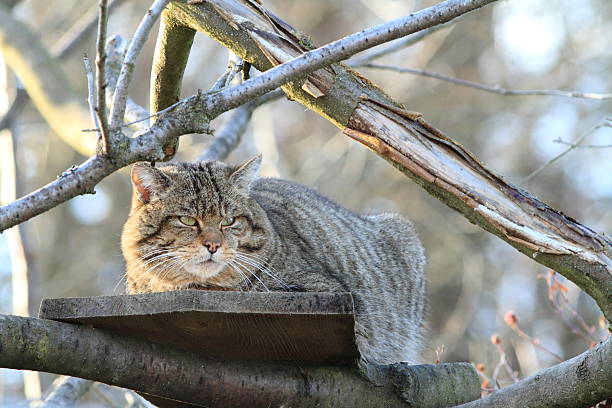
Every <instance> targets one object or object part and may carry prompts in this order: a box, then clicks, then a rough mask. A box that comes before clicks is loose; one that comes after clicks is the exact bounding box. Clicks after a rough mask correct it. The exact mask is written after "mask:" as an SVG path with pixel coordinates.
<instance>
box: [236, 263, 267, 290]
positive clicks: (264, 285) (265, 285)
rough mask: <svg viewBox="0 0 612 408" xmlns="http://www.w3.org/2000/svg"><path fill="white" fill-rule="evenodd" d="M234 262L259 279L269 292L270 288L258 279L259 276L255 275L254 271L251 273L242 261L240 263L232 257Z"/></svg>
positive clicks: (260, 281)
mask: <svg viewBox="0 0 612 408" xmlns="http://www.w3.org/2000/svg"><path fill="white" fill-rule="evenodd" d="M233 261H234V262H236V264H238V265H240V266H242V267H243V268H244V269H245V270H246V271H247V272H248V273H250V274H251V275H253V276H254V277H255V279H257V280H258V281H259V283H261V284H262V285H263V287H264V288H266V291H268V292H270V289H268V287H267V286H266V284H265V283H263V281H262V280H261V279H259V276H257V275H256V274H255V273H253V271H251V270H250V269H249V268H248V267H247V266H245V265H243V264H242V263H240V261H238V260H236V259H235V258H234V259H233Z"/></svg>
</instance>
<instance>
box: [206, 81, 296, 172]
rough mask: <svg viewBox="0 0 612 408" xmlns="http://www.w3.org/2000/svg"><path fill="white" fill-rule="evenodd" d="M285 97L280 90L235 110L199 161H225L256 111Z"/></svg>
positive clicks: (216, 133)
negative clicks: (265, 104)
mask: <svg viewBox="0 0 612 408" xmlns="http://www.w3.org/2000/svg"><path fill="white" fill-rule="evenodd" d="M283 95H284V93H283V91H281V90H280V89H278V90H276V91H272V92H268V93H267V94H265V95H262V96H260V97H259V98H256V99H253V100H252V101H250V102H247V103H245V104H244V105H242V106H239V107H237V108H236V109H234V110H233V111H232V112H231V116H230V117H229V118H228V119H227V122H226V123H225V125H224V126H223V127H222V128H221V129H219V131H217V132H215V138H214V139H213V141H212V142H211V144H210V145H209V146H208V147H207V148H206V150H204V151H203V152H202V154H201V155H200V156H199V157H198V160H202V161H204V160H224V159H225V158H226V157H227V156H228V155H229V154H230V152H231V151H232V150H234V149H235V148H236V146H238V144H239V143H240V140H241V139H242V135H243V134H244V132H245V131H246V128H247V125H248V123H249V120H251V116H253V112H254V111H255V109H256V108H257V107H259V106H261V105H263V104H264V103H268V102H270V101H272V100H275V99H278V98H280V97H281V96H283Z"/></svg>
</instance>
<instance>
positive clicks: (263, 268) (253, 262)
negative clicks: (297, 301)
mask: <svg viewBox="0 0 612 408" xmlns="http://www.w3.org/2000/svg"><path fill="white" fill-rule="evenodd" d="M235 256H236V258H237V259H239V260H240V261H242V262H244V263H246V264H248V265H251V266H254V267H255V268H257V269H258V270H259V271H260V272H262V273H265V274H266V275H268V276H269V277H271V278H272V279H274V280H275V281H276V282H277V283H278V284H279V285H281V286H282V287H283V288H284V289H286V290H290V288H289V286H288V285H287V284H286V283H285V282H283V281H282V280H281V279H280V278H278V277H277V276H276V275H274V274H273V273H272V271H270V270H269V269H267V267H266V265H262V264H261V263H258V262H257V261H256V260H254V259H250V258H248V257H246V256H244V255H241V254H238V253H237V254H236V255H235Z"/></svg>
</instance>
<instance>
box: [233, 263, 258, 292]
mask: <svg viewBox="0 0 612 408" xmlns="http://www.w3.org/2000/svg"><path fill="white" fill-rule="evenodd" d="M227 264H228V265H229V266H230V268H232V269H233V270H234V271H236V272H238V273H239V274H240V275H242V281H241V282H240V283H241V284H242V282H244V281H245V280H246V281H247V282H248V283H250V284H251V289H255V285H254V284H253V282H252V281H251V280H250V279H249V277H248V276H247V275H246V274H245V273H244V272H242V271H241V270H240V268H238V265H235V264H234V261H233V260H230V261H227ZM248 288H249V287H248V284H247V289H248Z"/></svg>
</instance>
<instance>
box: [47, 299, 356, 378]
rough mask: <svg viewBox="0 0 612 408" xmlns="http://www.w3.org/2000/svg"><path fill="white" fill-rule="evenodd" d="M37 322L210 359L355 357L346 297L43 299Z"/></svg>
mask: <svg viewBox="0 0 612 408" xmlns="http://www.w3.org/2000/svg"><path fill="white" fill-rule="evenodd" d="M39 317H41V318H45V319H52V320H59V321H64V322H69V323H79V324H85V325H90V326H93V327H95V328H101V329H108V330H112V331H113V332H118V333H122V334H127V335H130V336H133V337H140V338H143V339H146V340H148V341H153V342H155V343H159V344H163V345H170V346H175V347H179V348H182V349H185V350H189V351H193V352H196V353H199V354H201V355H203V356H205V357H212V358H219V359H221V360H224V361H227V360H233V361H262V362H263V361H265V362H280V363H291V364H300V365H319V366H321V365H348V364H352V363H353V362H355V360H356V359H357V357H358V351H357V347H356V345H355V341H354V318H353V300H352V297H351V295H350V294H348V293H287V292H265V293H264V292H216V291H215V292H212V291H200V290H182V291H176V292H161V293H149V294H142V295H122V296H99V297H87V298H64V299H45V300H43V302H42V304H41V308H40V313H39Z"/></svg>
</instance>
